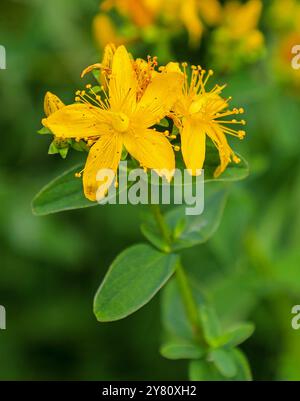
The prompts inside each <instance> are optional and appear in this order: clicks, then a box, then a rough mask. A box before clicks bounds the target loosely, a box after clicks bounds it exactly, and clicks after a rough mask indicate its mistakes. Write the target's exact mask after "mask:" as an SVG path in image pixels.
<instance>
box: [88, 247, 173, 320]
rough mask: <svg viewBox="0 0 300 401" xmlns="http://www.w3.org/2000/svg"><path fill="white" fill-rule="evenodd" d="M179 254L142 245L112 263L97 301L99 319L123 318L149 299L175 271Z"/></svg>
mask: <svg viewBox="0 0 300 401" xmlns="http://www.w3.org/2000/svg"><path fill="white" fill-rule="evenodd" d="M177 261H178V257H177V256H176V255H173V254H164V253H162V252H158V251H156V250H155V249H153V248H152V247H151V246H149V245H144V244H139V245H135V246H132V247H131V248H128V249H126V250H125V251H124V252H122V253H121V254H120V255H119V256H118V257H117V258H116V259H115V260H114V262H113V263H112V265H111V266H110V268H109V270H108V272H107V274H106V276H105V278H104V280H103V282H102V284H101V286H100V288H99V290H98V292H97V294H96V296H95V300H94V313H95V315H96V317H97V319H98V320H99V321H100V322H109V321H114V320H119V319H123V318H125V317H126V316H128V315H130V314H131V313H133V312H135V311H137V310H138V309H140V308H141V307H142V306H144V305H145V304H146V303H147V302H149V301H150V300H151V299H152V298H153V297H154V295H155V294H156V293H157V292H158V291H159V290H160V288H161V287H162V286H163V285H164V284H165V283H166V282H167V280H168V279H169V278H170V277H171V275H172V274H173V272H174V270H175V267H176V264H177Z"/></svg>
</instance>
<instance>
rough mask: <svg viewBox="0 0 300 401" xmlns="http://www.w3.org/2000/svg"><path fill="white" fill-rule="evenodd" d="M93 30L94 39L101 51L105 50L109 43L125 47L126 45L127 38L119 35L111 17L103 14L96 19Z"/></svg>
mask: <svg viewBox="0 0 300 401" xmlns="http://www.w3.org/2000/svg"><path fill="white" fill-rule="evenodd" d="M92 28H93V33H94V38H95V40H96V43H97V45H98V47H99V48H100V49H104V48H105V46H106V45H107V44H108V43H115V44H116V45H123V44H125V43H126V39H125V37H124V36H122V35H120V34H118V32H117V29H116V27H115V25H114V24H113V22H112V20H111V19H110V18H109V16H107V15H105V14H103V13H100V14H98V15H96V16H95V17H94V20H93V27H92Z"/></svg>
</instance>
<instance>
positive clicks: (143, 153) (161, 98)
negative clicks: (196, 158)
mask: <svg viewBox="0 0 300 401" xmlns="http://www.w3.org/2000/svg"><path fill="white" fill-rule="evenodd" d="M140 64H141V63H140V62H134V61H133V60H132V59H131V58H130V55H129V54H128V53H127V50H126V48H125V47H124V46H120V47H118V48H117V49H116V51H115V53H114V54H113V57H112V65H111V70H109V69H107V68H106V69H105V70H104V71H103V73H104V75H105V76H106V78H107V87H108V91H105V89H104V88H102V92H103V96H102V97H101V96H100V95H98V94H96V93H95V92H94V90H93V88H92V86H91V85H87V90H86V91H77V93H76V98H75V101H76V103H75V104H72V105H69V106H65V107H63V108H61V109H59V110H58V111H56V112H54V113H53V114H51V115H49V116H48V117H47V118H46V119H43V121H42V123H43V125H44V126H45V127H47V128H48V129H50V130H51V132H52V133H53V134H54V135H55V138H59V139H62V140H64V139H75V140H76V141H80V140H84V141H86V142H87V144H88V145H90V146H91V147H90V151H89V155H88V158H87V161H86V165H85V168H84V170H83V186H84V193H85V196H86V197H87V198H88V199H90V200H91V201H94V200H96V193H97V190H98V188H99V185H100V184H101V182H99V181H97V178H96V177H97V173H98V171H99V170H101V169H111V170H113V171H114V172H115V173H116V171H117V168H118V165H119V162H120V159H121V154H122V148H123V146H124V147H125V149H126V150H127V151H128V152H129V153H130V154H131V155H132V156H133V157H134V158H135V159H136V160H138V161H139V162H140V164H141V165H142V166H143V167H145V168H151V169H155V170H156V171H157V172H158V174H161V175H164V176H165V177H166V178H167V179H169V180H170V179H171V177H172V171H173V170H174V168H175V157H174V152H173V149H172V145H171V144H170V142H169V141H168V139H167V138H166V136H165V135H164V134H163V133H160V132H157V131H155V130H154V129H152V128H150V127H152V126H153V125H155V124H156V123H158V122H159V121H160V120H161V119H162V118H163V117H164V116H166V115H167V114H168V113H169V112H170V110H171V108H172V106H173V104H174V103H175V101H176V100H177V98H178V96H179V94H180V90H181V86H182V81H183V77H182V75H181V74H179V73H178V72H168V71H163V72H160V73H157V74H151V77H150V79H149V75H148V73H147V70H146V68H145V66H143V67H142V68H140V67H139V66H140ZM150 64H151V61H150ZM93 67H94V66H93ZM138 73H139V74H140V73H142V75H143V77H144V79H142V77H139V76H138V75H137V74H138ZM146 82H147V84H146ZM142 88H143V89H142ZM141 91H142V92H141ZM162 170H165V171H162ZM104 195H105V193H101V194H99V193H97V198H98V200H99V199H100V198H101V197H103V196H104Z"/></svg>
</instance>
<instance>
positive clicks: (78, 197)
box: [32, 165, 97, 216]
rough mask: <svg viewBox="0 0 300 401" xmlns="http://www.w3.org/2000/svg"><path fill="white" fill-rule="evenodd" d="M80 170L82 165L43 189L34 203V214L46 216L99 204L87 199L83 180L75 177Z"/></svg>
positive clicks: (65, 173)
mask: <svg viewBox="0 0 300 401" xmlns="http://www.w3.org/2000/svg"><path fill="white" fill-rule="evenodd" d="M80 170H82V165H78V166H75V167H72V168H71V169H70V170H68V171H66V172H64V173H63V174H61V175H60V176H58V177H57V178H55V179H54V180H53V181H51V182H50V183H49V184H47V185H46V186H45V187H44V188H42V189H41V191H40V192H39V193H38V194H37V195H36V196H35V198H34V199H33V201H32V211H33V214H35V215H36V216H44V215H47V214H51V213H57V212H61V211H64V210H72V209H80V208H84V207H90V206H96V205H97V202H91V201H89V200H88V199H86V198H85V196H84V194H83V189H82V180H81V179H79V178H76V177H75V173H77V172H78V171H80Z"/></svg>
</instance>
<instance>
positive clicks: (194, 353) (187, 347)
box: [160, 342, 205, 360]
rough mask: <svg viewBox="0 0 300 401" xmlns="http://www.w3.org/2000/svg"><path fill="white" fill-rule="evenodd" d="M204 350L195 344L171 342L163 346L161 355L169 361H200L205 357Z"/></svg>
mask: <svg viewBox="0 0 300 401" xmlns="http://www.w3.org/2000/svg"><path fill="white" fill-rule="evenodd" d="M204 352H205V351H204V350H203V349H201V348H200V347H198V346H197V345H195V344H190V343H184V342H170V343H167V344H165V345H163V346H162V347H161V349H160V353H161V355H162V356H163V357H165V358H167V359H173V360H176V359H199V358H201V357H202V356H203V355H204Z"/></svg>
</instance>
